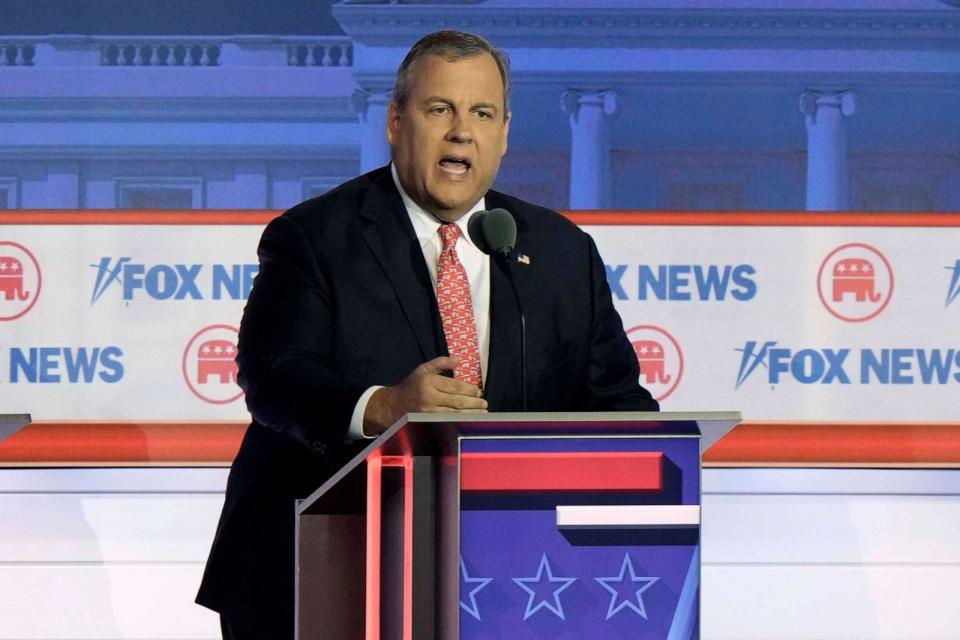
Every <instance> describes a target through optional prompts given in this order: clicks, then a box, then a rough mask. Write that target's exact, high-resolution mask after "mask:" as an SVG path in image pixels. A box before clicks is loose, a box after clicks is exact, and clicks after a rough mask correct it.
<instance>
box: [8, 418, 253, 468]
mask: <svg viewBox="0 0 960 640" xmlns="http://www.w3.org/2000/svg"><path fill="white" fill-rule="evenodd" d="M246 429H247V424H246V423H238V422H192V423H185V422H141V423H129V422H128V423H123V422H34V423H33V424H30V425H28V426H27V427H26V428H24V429H23V430H21V431H19V432H18V433H15V434H14V435H12V436H10V437H9V438H7V439H6V440H5V441H3V442H0V464H3V463H15V464H23V463H29V462H36V463H47V464H49V463H63V464H69V463H82V464H90V463H100V464H108V463H123V464H130V463H144V464H162V463H173V462H182V463H201V462H208V463H211V464H214V465H218V466H219V465H224V464H230V462H232V461H233V459H234V458H235V457H236V455H237V451H238V450H239V449H240V441H241V440H243V434H244V433H245V432H246Z"/></svg>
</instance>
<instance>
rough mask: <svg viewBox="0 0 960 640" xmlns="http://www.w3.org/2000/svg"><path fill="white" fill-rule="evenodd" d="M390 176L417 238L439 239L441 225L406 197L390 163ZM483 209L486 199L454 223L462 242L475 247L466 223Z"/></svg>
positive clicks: (431, 215) (394, 168)
mask: <svg viewBox="0 0 960 640" xmlns="http://www.w3.org/2000/svg"><path fill="white" fill-rule="evenodd" d="M390 175H392V176H393V183H394V184H395V185H397V191H399V192H400V197H401V198H402V199H403V206H404V207H405V208H406V210H407V215H408V216H410V222H412V223H413V231H414V233H416V234H417V238H420V239H435V238H439V236H438V235H437V229H439V228H440V225H441V224H443V223H442V222H441V221H440V220H438V219H437V218H436V216H434V215H433V214H432V213H430V212H429V211H427V210H426V209H424V208H423V207H421V206H420V205H418V204H417V203H416V202H414V201H413V198H411V197H410V196H408V195H407V192H406V191H404V190H403V187H402V186H401V185H400V176H398V175H397V168H396V167H395V166H394V165H393V163H392V162H391V163H390ZM485 208H486V198H480V201H479V202H477V203H476V204H475V205H473V207H471V208H470V210H469V211H467V213H465V214H464V215H463V216H461V217H460V219H459V220H457V221H456V222H455V223H454V224H456V225H457V226H459V227H460V232H461V233H460V236H461V237H462V238H463V239H464V241H466V242H467V243H468V244H470V245H472V246H476V245H475V244H474V243H473V240H472V239H471V238H470V234H469V233H468V232H467V223H468V222H469V221H470V216H472V215H473V214H474V213H476V212H477V211H483V210H484V209H485Z"/></svg>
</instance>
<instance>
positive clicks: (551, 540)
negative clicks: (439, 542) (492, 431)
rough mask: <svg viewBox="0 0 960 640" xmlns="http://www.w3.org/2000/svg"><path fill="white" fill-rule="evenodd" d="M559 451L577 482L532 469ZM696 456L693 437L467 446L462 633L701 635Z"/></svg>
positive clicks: (594, 639)
mask: <svg viewBox="0 0 960 640" xmlns="http://www.w3.org/2000/svg"><path fill="white" fill-rule="evenodd" d="M551 452H556V453H562V454H563V455H564V456H568V457H569V456H571V455H573V456H576V457H577V468H576V469H572V470H571V473H575V474H579V476H576V477H569V476H566V475H565V470H564V469H562V468H561V469H557V468H549V467H545V468H544V469H543V470H542V472H541V473H534V474H531V473H530V472H529V465H530V464H531V460H533V461H536V460H538V459H540V458H542V459H543V460H544V461H545V463H546V462H549V461H550V460H551V459H552V458H551V457H550V456H549V455H548V454H549V453H551ZM497 455H501V456H502V457H503V458H504V462H503V464H500V465H499V466H497V465H495V464H493V463H491V460H493V461H494V462H495V461H496V457H497ZM699 455H700V450H699V439H698V438H696V437H689V436H680V437H663V436H660V437H639V438H591V437H573V438H535V439H529V440H526V439H508V438H503V439H499V438H494V439H471V438H464V439H462V440H461V481H462V486H461V495H460V499H461V504H460V506H461V513H460V550H461V563H460V638H462V639H463V640H481V639H485V638H503V637H509V638H514V639H525V638H530V639H531V640H533V639H538V640H539V639H541V638H571V639H572V638H584V639H587V638H589V639H591V640H605V639H608V638H609V639H623V638H661V639H662V638H678V639H679V638H683V639H684V640H687V639H689V638H695V637H697V635H696V634H697V626H698V604H699V603H698V600H699V598H698V595H699V560H698V553H697V551H698V544H699V500H700V473H699ZM474 459H477V460H483V462H484V466H483V467H482V468H483V469H484V470H486V471H488V472H490V471H497V472H499V473H501V474H502V475H501V476H500V477H498V478H497V479H495V480H494V481H490V482H484V481H482V479H479V478H477V477H476V475H475V474H473V473H472V472H471V469H470V467H471V465H472V464H473V460H474ZM553 459H555V458H553ZM511 460H519V461H520V463H522V464H525V465H527V467H528V468H527V469H525V470H524V469H519V468H518V470H517V473H513V472H512V468H511V467H510V461H511ZM591 464H594V465H595V466H594V467H593V470H594V472H593V473H590V469H591V467H590V465H591ZM618 466H619V467H620V469H618V468H617V467H618ZM621 471H622V473H621ZM598 477H599V478H603V479H605V481H607V482H617V483H619V484H618V485H617V486H616V487H615V488H607V490H603V487H600V486H597V484H596V482H594V481H593V480H594V479H595V478H598ZM551 482H553V483H555V484H556V485H557V486H556V487H550V486H547V485H549V484H550V483H551ZM631 482H632V483H633V485H631V484H630V483H631ZM524 483H530V484H533V485H535V486H536V490H530V491H525V490H524V488H525V487H524V486H523V485H524ZM491 487H494V488H493V489H491Z"/></svg>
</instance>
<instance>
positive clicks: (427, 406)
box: [363, 357, 487, 436]
mask: <svg viewBox="0 0 960 640" xmlns="http://www.w3.org/2000/svg"><path fill="white" fill-rule="evenodd" d="M459 362H460V361H459V360H458V359H457V358H446V357H444V358H434V359H433V360H430V361H428V362H424V363H423V364H421V365H420V366H419V367H417V368H416V369H414V370H413V372H412V373H411V374H410V375H408V376H407V377H406V378H404V379H403V380H402V381H400V382H399V383H398V384H395V385H393V386H392V387H383V388H382V389H378V390H377V391H375V392H374V394H373V395H372V396H370V402H369V403H368V404H367V410H366V411H365V412H364V414H363V431H364V433H366V434H367V435H368V436H374V435H379V434H381V433H383V432H384V431H386V430H387V427H389V426H390V425H392V424H393V423H394V422H396V421H397V419H399V418H400V416H402V415H403V414H405V413H414V412H447V411H486V409H487V401H486V400H484V399H483V398H482V397H481V391H480V389H479V388H478V387H477V386H476V385H473V384H469V383H467V382H462V381H460V380H454V379H453V378H451V377H448V376H445V375H443V373H444V372H445V371H453V369H454V368H455V367H456V366H457V364H459Z"/></svg>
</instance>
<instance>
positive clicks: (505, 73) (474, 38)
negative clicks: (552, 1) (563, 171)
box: [393, 31, 510, 119]
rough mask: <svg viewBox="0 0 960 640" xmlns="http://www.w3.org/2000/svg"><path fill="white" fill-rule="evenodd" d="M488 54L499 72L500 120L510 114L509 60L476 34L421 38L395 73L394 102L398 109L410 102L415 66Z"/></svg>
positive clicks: (451, 33)
mask: <svg viewBox="0 0 960 640" xmlns="http://www.w3.org/2000/svg"><path fill="white" fill-rule="evenodd" d="M483 53H489V54H490V55H491V56H493V60H494V62H496V63H497V69H499V70H500V79H501V80H503V117H504V119H506V118H507V115H508V114H509V113H510V60H509V59H508V58H507V54H506V53H504V52H503V51H501V50H500V49H497V48H496V47H494V46H493V45H492V44H491V43H490V41H489V40H487V39H486V38H484V37H483V36H481V35H477V34H475V33H466V32H464V31H436V32H434V33H431V34H428V35H426V36H424V37H422V38H420V40H419V41H417V43H416V44H415V45H413V48H411V49H410V51H409V52H408V53H407V55H406V57H405V58H404V59H403V62H401V63H400V68H398V69H397V81H396V84H394V85H393V101H394V102H395V103H396V104H397V106H398V107H400V108H401V109H402V108H403V107H405V106H406V104H407V101H408V100H409V99H410V76H411V73H412V72H411V70H412V68H413V65H414V63H415V62H416V61H417V60H419V59H420V58H423V57H424V56H428V55H437V56H442V57H443V58H444V59H445V60H447V61H448V62H456V61H457V60H463V59H464V58H472V57H473V56H478V55H480V54H483Z"/></svg>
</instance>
